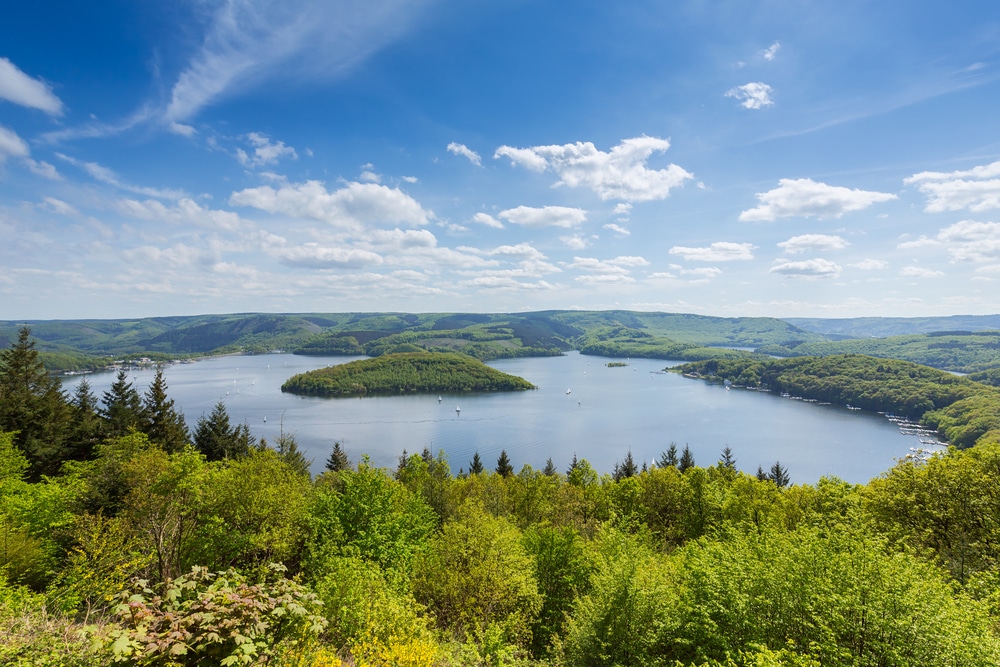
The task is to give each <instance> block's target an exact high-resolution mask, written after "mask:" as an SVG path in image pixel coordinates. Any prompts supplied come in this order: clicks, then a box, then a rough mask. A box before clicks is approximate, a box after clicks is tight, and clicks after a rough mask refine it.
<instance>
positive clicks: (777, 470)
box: [767, 461, 792, 488]
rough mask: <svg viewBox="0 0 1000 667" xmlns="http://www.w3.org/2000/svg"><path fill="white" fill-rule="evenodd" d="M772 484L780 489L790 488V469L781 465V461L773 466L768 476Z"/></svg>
mask: <svg viewBox="0 0 1000 667" xmlns="http://www.w3.org/2000/svg"><path fill="white" fill-rule="evenodd" d="M767 478H768V479H770V480H771V481H772V482H774V483H775V484H777V485H778V487H779V488H780V487H783V486H788V483H789V482H791V481H792V480H791V478H790V477H789V476H788V468H786V467H785V466H783V465H781V461H775V462H774V465H772V466H771V472H770V473H769V474H768V476H767Z"/></svg>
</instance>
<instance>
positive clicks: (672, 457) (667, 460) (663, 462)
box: [656, 442, 677, 468]
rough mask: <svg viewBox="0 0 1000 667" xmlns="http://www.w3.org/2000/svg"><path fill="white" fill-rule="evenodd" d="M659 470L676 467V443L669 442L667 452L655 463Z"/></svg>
mask: <svg viewBox="0 0 1000 667" xmlns="http://www.w3.org/2000/svg"><path fill="white" fill-rule="evenodd" d="M656 465H657V467H659V468H676V467H677V443H676V442H671V443H670V446H669V447H667V451H665V452H663V453H662V454H660V460H659V461H657V462H656Z"/></svg>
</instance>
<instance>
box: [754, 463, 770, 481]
mask: <svg viewBox="0 0 1000 667" xmlns="http://www.w3.org/2000/svg"><path fill="white" fill-rule="evenodd" d="M757 479H758V480H760V481H761V482H766V481H767V480H768V479H770V478H769V477H768V476H767V473H766V472H764V468H762V467H761V466H757Z"/></svg>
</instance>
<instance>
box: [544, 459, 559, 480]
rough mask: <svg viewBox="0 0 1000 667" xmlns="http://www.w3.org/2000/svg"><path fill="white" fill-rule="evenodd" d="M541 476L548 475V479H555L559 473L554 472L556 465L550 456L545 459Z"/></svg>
mask: <svg viewBox="0 0 1000 667" xmlns="http://www.w3.org/2000/svg"><path fill="white" fill-rule="evenodd" d="M542 474H543V475H548V476H549V477H555V476H556V475H558V474H559V471H557V470H556V464H555V463H553V462H552V457H551V456H550V457H549V458H548V459H546V461H545V467H544V468H543V469H542Z"/></svg>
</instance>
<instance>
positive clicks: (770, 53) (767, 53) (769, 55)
mask: <svg viewBox="0 0 1000 667" xmlns="http://www.w3.org/2000/svg"><path fill="white" fill-rule="evenodd" d="M780 48H781V42H775V43H774V44H772V45H771V46H769V47H767V48H766V49H764V50H763V51H761V52H760V55H761V56H763V57H764V60H766V61H768V62H771V61H772V60H774V59H775V58H776V57H777V56H778V49H780Z"/></svg>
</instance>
